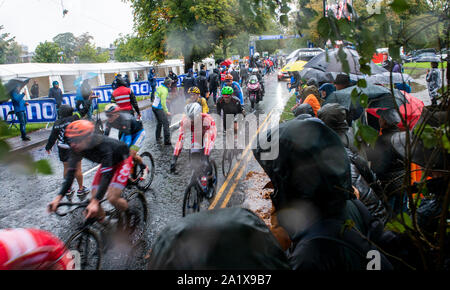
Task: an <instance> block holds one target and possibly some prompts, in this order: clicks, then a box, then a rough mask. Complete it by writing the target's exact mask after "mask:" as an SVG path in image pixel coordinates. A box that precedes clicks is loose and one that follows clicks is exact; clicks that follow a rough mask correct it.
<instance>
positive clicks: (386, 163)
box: [367, 109, 406, 216]
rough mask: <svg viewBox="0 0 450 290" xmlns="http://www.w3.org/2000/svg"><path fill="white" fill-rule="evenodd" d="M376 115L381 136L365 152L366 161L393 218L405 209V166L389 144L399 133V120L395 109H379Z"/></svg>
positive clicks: (401, 158)
mask: <svg viewBox="0 0 450 290" xmlns="http://www.w3.org/2000/svg"><path fill="white" fill-rule="evenodd" d="M377 114H378V115H379V116H380V118H379V124H380V128H381V136H379V137H378V139H377V141H376V143H375V146H374V147H373V148H369V149H368V150H367V159H368V161H370V162H371V168H372V170H373V171H374V172H375V174H376V175H377V177H378V179H379V180H380V182H381V185H382V186H383V189H384V192H385V194H386V195H387V196H388V202H389V204H390V206H391V208H392V210H393V214H394V216H395V215H397V214H399V213H400V212H401V211H402V210H404V209H406V199H405V198H406V194H405V192H404V191H403V190H402V184H403V176H404V175H405V165H404V163H403V157H402V156H401V155H400V154H398V153H397V151H396V150H395V148H394V147H393V146H392V143H391V138H392V136H393V135H394V134H395V133H397V132H399V131H400V129H399V128H398V126H397V124H398V123H399V122H400V121H401V118H400V115H399V114H398V112H397V110H395V109H387V110H383V109H379V110H377Z"/></svg>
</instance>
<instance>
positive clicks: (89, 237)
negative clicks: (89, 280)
mask: <svg viewBox="0 0 450 290" xmlns="http://www.w3.org/2000/svg"><path fill="white" fill-rule="evenodd" d="M66 247H67V249H69V250H70V251H76V252H78V253H79V255H80V256H79V257H80V261H79V263H80V264H79V265H78V267H79V269H81V270H100V266H101V262H102V256H103V253H102V247H103V245H102V242H101V239H100V237H99V235H98V234H97V233H96V232H94V231H93V230H91V229H90V228H85V229H81V230H79V231H78V232H76V233H75V234H73V235H72V236H70V238H69V240H68V241H67V242H66ZM76 266H77V265H76Z"/></svg>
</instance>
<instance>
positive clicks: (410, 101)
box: [367, 92, 424, 130]
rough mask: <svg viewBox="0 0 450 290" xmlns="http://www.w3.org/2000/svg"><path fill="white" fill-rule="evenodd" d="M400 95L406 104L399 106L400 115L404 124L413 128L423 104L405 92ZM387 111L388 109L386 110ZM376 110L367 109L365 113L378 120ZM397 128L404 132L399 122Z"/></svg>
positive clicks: (401, 123) (420, 113)
mask: <svg viewBox="0 0 450 290" xmlns="http://www.w3.org/2000/svg"><path fill="white" fill-rule="evenodd" d="M400 94H402V95H404V97H405V99H406V102H404V103H402V104H401V105H400V106H399V111H400V114H401V115H402V117H403V118H404V119H406V124H408V127H409V128H413V127H414V126H415V125H416V124H417V122H418V121H419V119H420V116H421V115H422V111H423V107H424V104H423V102H422V101H421V100H419V99H418V98H416V97H414V96H411V95H410V94H408V93H406V92H401V93H400ZM386 109H388V108H386ZM378 110H380V109H375V108H369V109H367V113H369V114H371V115H372V116H374V117H376V118H380V116H379V114H378ZM398 127H399V128H400V129H402V130H405V129H406V128H405V127H404V126H403V122H399V124H398Z"/></svg>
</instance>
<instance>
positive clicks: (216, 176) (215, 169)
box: [209, 155, 233, 200]
mask: <svg viewBox="0 0 450 290" xmlns="http://www.w3.org/2000/svg"><path fill="white" fill-rule="evenodd" d="M231 158H232V159H233V155H231ZM210 162H211V166H212V168H213V187H214V191H213V194H212V196H211V198H210V199H209V200H212V199H213V198H214V196H215V195H216V191H217V182H218V180H219V176H218V174H217V165H216V162H215V161H214V160H211V161H210Z"/></svg>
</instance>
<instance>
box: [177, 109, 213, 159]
mask: <svg viewBox="0 0 450 290" xmlns="http://www.w3.org/2000/svg"><path fill="white" fill-rule="evenodd" d="M202 125H203V126H202V132H194V122H191V120H190V119H189V117H187V116H184V117H183V119H182V120H181V122H180V135H179V137H178V142H177V145H175V151H174V153H173V154H174V155H175V156H178V155H180V153H181V150H182V149H183V144H184V135H185V130H190V131H191V135H192V138H191V139H192V140H191V148H194V149H195V148H196V146H198V145H197V144H201V145H202V148H204V153H205V155H207V156H209V155H210V154H211V150H212V149H213V147H214V142H215V141H216V136H217V128H216V122H215V121H214V119H213V118H212V117H211V116H210V115H208V114H205V113H202ZM196 136H202V138H201V139H202V140H196V139H198V138H195V137H196Z"/></svg>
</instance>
